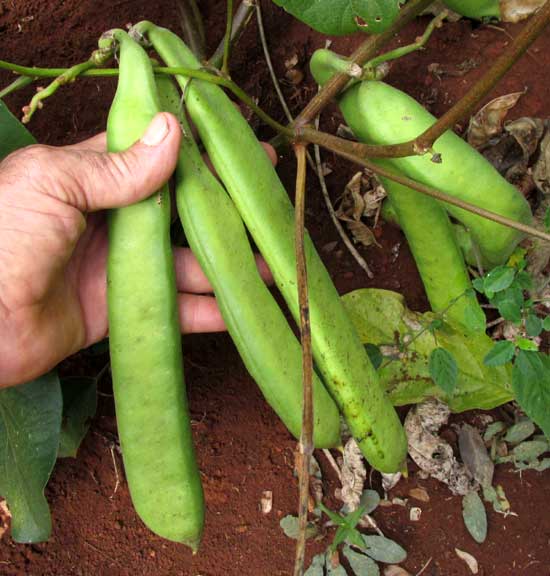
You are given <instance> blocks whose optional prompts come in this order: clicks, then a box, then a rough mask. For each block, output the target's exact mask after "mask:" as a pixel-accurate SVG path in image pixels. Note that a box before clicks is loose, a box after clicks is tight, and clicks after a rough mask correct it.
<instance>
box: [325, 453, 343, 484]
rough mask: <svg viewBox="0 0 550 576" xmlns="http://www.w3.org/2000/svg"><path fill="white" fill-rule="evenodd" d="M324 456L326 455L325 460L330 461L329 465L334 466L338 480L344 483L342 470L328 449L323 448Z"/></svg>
mask: <svg viewBox="0 0 550 576" xmlns="http://www.w3.org/2000/svg"><path fill="white" fill-rule="evenodd" d="M323 454H324V455H325V458H326V459H327V460H328V463H329V464H330V465H331V466H332V468H333V470H334V471H335V472H336V475H337V476H338V480H340V482H342V471H341V470H340V467H339V466H338V464H337V463H336V460H335V459H334V456H333V455H332V454H331V453H330V450H328V449H327V448H323Z"/></svg>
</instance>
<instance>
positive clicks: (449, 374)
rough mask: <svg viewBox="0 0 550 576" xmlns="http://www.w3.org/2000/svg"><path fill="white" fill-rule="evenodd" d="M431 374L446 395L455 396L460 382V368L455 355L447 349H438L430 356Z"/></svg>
mask: <svg viewBox="0 0 550 576" xmlns="http://www.w3.org/2000/svg"><path fill="white" fill-rule="evenodd" d="M430 374H431V376H432V378H433V381H434V382H435V383H436V384H437V385H438V386H439V387H440V388H441V389H442V390H443V391H444V392H445V394H447V395H448V396H452V395H453V392H454V390H455V388H456V383H457V381H458V366H457V365H456V360H455V359H454V358H453V355H452V354H451V353H450V352H449V351H448V350H445V348H436V349H435V350H433V351H432V353H431V354H430Z"/></svg>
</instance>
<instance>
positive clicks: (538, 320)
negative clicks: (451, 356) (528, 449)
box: [473, 250, 550, 436]
mask: <svg viewBox="0 0 550 576" xmlns="http://www.w3.org/2000/svg"><path fill="white" fill-rule="evenodd" d="M524 256H525V252H524V251H521V250H520V251H518V252H517V253H516V255H514V256H513V257H512V258H511V259H510V261H509V263H508V264H506V265H504V266H497V267H496V268H494V269H493V270H491V271H490V272H488V273H487V274H486V275H485V276H482V277H479V278H476V279H475V280H474V281H473V285H474V288H475V289H476V290H477V291H478V292H479V293H480V294H483V295H484V296H485V297H486V298H487V300H488V301H489V304H490V305H491V306H493V307H494V308H495V309H496V310H498V312H499V314H500V316H501V317H502V318H503V319H504V320H506V321H508V322H511V323H512V324H513V325H514V326H515V327H517V329H518V330H517V336H516V337H515V338H514V339H513V340H500V341H498V342H496V343H495V344H494V346H493V348H492V349H491V350H490V351H489V352H488V353H487V355H486V356H485V358H484V360H483V362H484V364H485V365H486V366H491V367H497V366H504V365H506V364H508V363H511V364H512V387H513V390H514V393H515V396H516V400H517V402H518V404H519V405H520V406H521V408H522V409H523V410H524V411H525V413H526V414H527V415H528V416H529V417H530V418H532V420H533V421H534V422H535V423H536V424H538V425H539V426H540V427H541V429H542V430H543V432H544V433H545V434H546V435H547V436H550V410H549V407H550V357H549V356H548V355H547V354H544V353H542V352H540V351H539V345H538V343H537V341H536V339H537V338H538V337H539V336H540V335H541V334H542V332H543V331H548V330H550V316H545V317H541V316H539V314H538V313H537V307H536V304H537V302H536V301H535V300H533V299H532V298H530V296H529V290H530V289H531V288H532V287H533V279H532V277H531V275H530V274H529V273H528V272H527V270H526V266H527V261H526V259H525V257H524Z"/></svg>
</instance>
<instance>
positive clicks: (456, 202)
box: [329, 148, 550, 242]
mask: <svg viewBox="0 0 550 576" xmlns="http://www.w3.org/2000/svg"><path fill="white" fill-rule="evenodd" d="M329 149H331V148H329ZM333 151H334V152H335V153H336V154H338V155H339V156H342V158H347V159H348V160H350V161H351V162H355V163H356V164H359V165H360V166H364V167H365V168H368V169H369V170H371V171H372V172H374V173H375V174H379V175H380V176H385V177H386V178H388V179H390V180H393V181H394V182H398V183H399V184H403V186H407V187H409V188H412V189H413V190H416V191H417V192H420V193H421V194H425V195H426V196H430V197H431V198H435V199H436V200H440V201H441V202H445V203H447V204H451V205H452V206H456V207H457V208H462V209H463V210H466V211H467V212H472V213H473V214H476V215H477V216H481V217H482V218H485V219H487V220H491V221H492V222H496V223H497V224H502V225H503V226H507V227H508V228H513V229H514V230H519V231H520V232H524V233H525V234H529V235H530V236H535V237H537V238H540V239H541V240H545V241H546V242H550V234H547V233H546V232H542V231H541V230H537V229H536V228H534V227H533V226H528V225H527V224H524V223H523V222H517V221H515V220H511V219H510V218H506V217H505V216H501V215H500V214H497V213H496V212H491V211H490V210H486V209H485V208H481V207H480V206H476V205H475V204H470V202H465V201H464V200H460V199H459V198H455V197H453V196H449V194H446V193H445V192H441V191H440V190H437V189H436V188H432V187H431V186H426V185H425V184H422V183H420V182H417V181H416V180H412V179H411V178H407V177H406V176H401V175H400V174H396V173H395V172H392V171H391V170H388V169H386V168H382V167H381V166H378V164H375V163H374V162H371V161H370V160H367V159H366V158H361V157H359V156H356V155H354V154H348V153H346V152H340V151H337V150H333Z"/></svg>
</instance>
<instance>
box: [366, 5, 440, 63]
mask: <svg viewBox="0 0 550 576" xmlns="http://www.w3.org/2000/svg"><path fill="white" fill-rule="evenodd" d="M448 15H449V11H448V10H443V11H442V12H440V13H439V14H438V15H437V16H436V17H435V18H433V19H432V20H431V21H430V23H429V24H428V26H427V27H426V30H424V34H422V36H419V37H418V38H417V39H416V40H415V41H414V42H413V43H412V44H407V45H406V46H400V47H399V48H396V49H395V50H390V51H389V52H385V53H384V54H380V56H377V57H376V58H373V59H372V60H369V61H368V62H367V64H366V65H365V66H366V67H367V68H369V69H374V68H376V67H377V66H379V65H380V64H382V63H384V62H389V61H390V60H397V59H398V58H402V57H403V56H406V55H407V54H411V53H412V52H416V51H417V50H422V49H423V48H424V47H425V46H426V44H427V42H428V40H429V39H430V36H431V35H432V33H433V31H434V30H435V29H436V28H441V25H442V24H443V20H445V18H447V16H448Z"/></svg>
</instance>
